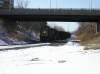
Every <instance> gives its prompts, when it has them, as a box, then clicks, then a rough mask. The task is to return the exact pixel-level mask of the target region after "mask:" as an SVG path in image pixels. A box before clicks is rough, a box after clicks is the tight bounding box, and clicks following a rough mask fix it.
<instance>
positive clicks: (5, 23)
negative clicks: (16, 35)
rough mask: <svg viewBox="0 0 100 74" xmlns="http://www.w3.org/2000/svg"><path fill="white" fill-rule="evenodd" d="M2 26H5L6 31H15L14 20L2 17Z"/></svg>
mask: <svg viewBox="0 0 100 74" xmlns="http://www.w3.org/2000/svg"><path fill="white" fill-rule="evenodd" d="M3 26H4V27H5V28H6V30H7V32H9V33H10V32H15V31H16V26H17V25H16V21H13V20H9V19H3Z"/></svg>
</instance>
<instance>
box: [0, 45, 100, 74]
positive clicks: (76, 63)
mask: <svg viewBox="0 0 100 74" xmlns="http://www.w3.org/2000/svg"><path fill="white" fill-rule="evenodd" d="M16 47H17V48H18V47H21V48H19V49H17V50H16ZM26 47H29V48H26ZM7 48H9V49H12V50H5V49H7ZM14 48H15V49H14ZM3 49H4V50H5V51H3ZM83 49H84V46H79V45H78V44H74V45H72V43H68V44H65V45H62V46H60V45H58V46H57V45H56V46H53V45H52V46H50V45H49V43H47V44H36V45H23V46H21V45H18V46H0V50H1V51H0V74H100V70H99V69H100V50H99V49H98V50H83Z"/></svg>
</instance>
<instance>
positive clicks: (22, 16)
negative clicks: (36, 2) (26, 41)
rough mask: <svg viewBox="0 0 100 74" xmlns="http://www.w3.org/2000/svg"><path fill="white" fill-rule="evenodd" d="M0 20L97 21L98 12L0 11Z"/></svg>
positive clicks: (53, 10) (61, 10)
mask: <svg viewBox="0 0 100 74" xmlns="http://www.w3.org/2000/svg"><path fill="white" fill-rule="evenodd" d="M0 18H3V19H10V20H16V21H73V22H82V21H83V22H84V21H85V22H88V21H90V22H91V21H92V22H94V21H99V20H100V10H95V9H92V10H88V9H13V10H7V9H0Z"/></svg>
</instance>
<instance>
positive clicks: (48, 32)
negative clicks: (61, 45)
mask: <svg viewBox="0 0 100 74" xmlns="http://www.w3.org/2000/svg"><path fill="white" fill-rule="evenodd" d="M70 38H71V33H70V32H66V31H59V30H56V29H54V28H51V27H49V26H45V27H44V28H42V29H41V31H40V41H41V42H61V41H65V42H67V40H68V39H70Z"/></svg>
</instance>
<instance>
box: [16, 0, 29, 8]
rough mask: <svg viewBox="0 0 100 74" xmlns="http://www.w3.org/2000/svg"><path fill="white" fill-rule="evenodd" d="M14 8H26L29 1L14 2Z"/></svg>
mask: <svg viewBox="0 0 100 74" xmlns="http://www.w3.org/2000/svg"><path fill="white" fill-rule="evenodd" d="M15 2H16V8H27V7H28V4H29V2H30V0H15Z"/></svg>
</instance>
